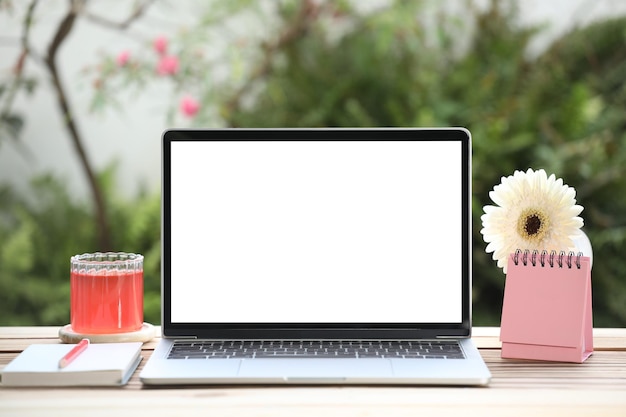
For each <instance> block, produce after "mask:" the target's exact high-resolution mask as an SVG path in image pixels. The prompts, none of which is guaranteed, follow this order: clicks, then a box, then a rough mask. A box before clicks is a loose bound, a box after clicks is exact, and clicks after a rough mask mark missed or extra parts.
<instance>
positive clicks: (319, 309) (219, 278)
mask: <svg viewBox="0 0 626 417" xmlns="http://www.w3.org/2000/svg"><path fill="white" fill-rule="evenodd" d="M164 156H165V159H164V190H163V192H164V233H163V239H164V248H165V250H164V264H163V265H164V277H163V279H164V325H165V326H169V325H170V324H171V325H173V326H174V327H176V325H177V324H181V325H183V326H191V327H194V324H199V325H205V324H206V325H208V326H211V325H215V326H217V327H221V328H229V327H237V326H245V327H251V328H263V327H264V326H270V327H286V328H290V327H291V328H312V327H316V326H320V325H321V326H325V327H329V328H333V327H349V328H359V327H367V328H388V327H393V328H403V327H408V328H411V327H415V326H419V327H424V326H428V325H439V324H448V325H450V326H451V327H455V325H460V324H461V323H464V322H465V323H466V322H467V321H468V315H469V313H468V311H467V310H468V300H467V299H468V298H469V289H468V282H469V273H470V272H469V266H468V265H469V254H468V252H469V245H468V241H469V237H468V236H469V235H468V234H469V208H468V204H469V203H468V201H469V200H468V197H469V179H468V178H469V137H468V135H467V134H466V131H464V130H458V129H457V130H428V131H423V130H416V129H399V130H396V129H380V130H358V129H356V130H355V129H352V130H349V131H348V130H341V129H339V130H335V129H326V130H289V129H284V130H265V131H260V130H206V131H175V132H166V134H165V140H164ZM464 310H465V311H464Z"/></svg>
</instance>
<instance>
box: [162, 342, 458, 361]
mask: <svg viewBox="0 0 626 417" xmlns="http://www.w3.org/2000/svg"><path fill="white" fill-rule="evenodd" d="M254 358H381V359H408V358H412V359H464V358H465V356H464V354H463V351H462V349H461V346H460V345H459V343H458V342H457V341H452V340H450V341H448V340H445V341H440V340H437V341H285V340H280V341H242V340H235V341H230V340H229V341H213V340H193V341H190V340H177V341H175V342H174V345H173V346H172V348H171V350H170V352H169V355H168V359H254Z"/></svg>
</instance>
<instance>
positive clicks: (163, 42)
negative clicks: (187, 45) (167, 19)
mask: <svg viewBox="0 0 626 417" xmlns="http://www.w3.org/2000/svg"><path fill="white" fill-rule="evenodd" d="M154 50H155V51H157V53H158V54H159V55H164V54H165V52H166V51H167V38H166V37H165V36H157V37H156V39H155V40H154Z"/></svg>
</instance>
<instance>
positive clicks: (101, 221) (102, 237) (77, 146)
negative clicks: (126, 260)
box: [45, 0, 112, 251]
mask: <svg viewBox="0 0 626 417" xmlns="http://www.w3.org/2000/svg"><path fill="white" fill-rule="evenodd" d="M83 5H84V2H83V1H82V0H73V1H70V8H69V10H68V12H67V14H66V15H65V17H64V18H63V20H61V23H60V24H59V27H58V28H57V31H56V33H55V34H54V37H53V38H52V42H51V43H50V46H49V47H48V54H47V56H46V57H45V63H46V67H47V69H48V72H49V73H50V76H51V78H52V86H53V87H54V91H55V93H56V96H57V104H58V106H59V108H60V110H61V113H62V115H63V122H64V124H65V127H66V128H67V131H68V133H69V135H70V139H71V141H72V145H73V146H74V150H75V151H76V153H77V154H78V158H79V160H80V163H81V166H82V169H83V172H84V174H85V176H86V177H87V181H88V184H89V187H90V189H91V194H92V198H93V201H94V206H95V207H94V209H95V212H96V223H97V231H98V245H99V248H98V249H99V250H102V251H107V250H111V249H112V242H111V236H110V231H109V225H108V219H107V215H106V205H105V202H104V195H103V193H102V188H101V187H100V184H99V183H98V180H97V178H96V175H95V172H94V170H93V168H92V165H91V162H90V161H89V158H88V156H87V152H86V150H85V147H84V145H83V139H82V137H81V135H80V133H79V131H78V126H77V125H76V122H75V121H74V114H73V112H72V110H71V109H70V104H69V101H68V99H67V94H66V93H65V89H64V87H63V84H62V82H61V77H60V74H59V69H58V67H57V64H56V56H57V52H58V51H59V48H60V46H61V45H62V44H63V42H64V41H65V39H66V38H67V35H69V34H70V32H71V31H72V28H73V27H74V23H75V22H76V17H77V13H78V12H79V10H80V9H81V8H82V6H83Z"/></svg>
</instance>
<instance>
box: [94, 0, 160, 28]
mask: <svg viewBox="0 0 626 417" xmlns="http://www.w3.org/2000/svg"><path fill="white" fill-rule="evenodd" d="M154 1H155V0H146V1H144V2H142V3H139V4H137V5H136V7H135V9H134V10H133V12H132V13H131V14H130V15H129V16H128V17H127V18H126V19H124V20H122V21H121V22H115V21H113V20H110V19H107V18H105V17H102V16H98V15H95V14H92V13H88V12H85V13H83V16H84V17H85V18H86V19H87V20H89V21H90V22H92V23H96V24H98V25H100V26H104V27H108V28H109V29H117V30H126V29H128V28H129V27H130V25H132V24H133V23H134V22H135V21H136V20H137V19H139V18H140V17H142V16H143V14H144V13H145V12H146V10H147V9H148V7H150V6H151V5H152V3H154Z"/></svg>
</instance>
